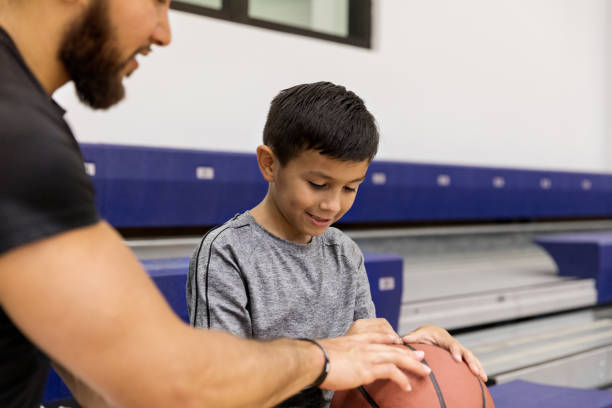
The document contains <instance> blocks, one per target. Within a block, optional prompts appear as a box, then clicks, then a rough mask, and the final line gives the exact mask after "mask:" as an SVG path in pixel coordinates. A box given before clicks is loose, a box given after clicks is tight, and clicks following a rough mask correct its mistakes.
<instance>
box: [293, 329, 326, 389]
mask: <svg viewBox="0 0 612 408" xmlns="http://www.w3.org/2000/svg"><path fill="white" fill-rule="evenodd" d="M298 340H303V341H307V342H309V343H312V344H314V345H315V346H317V347H318V348H320V349H321V351H322V352H323V357H325V363H324V364H323V370H321V374H319V376H318V377H317V379H316V380H315V381H314V383H312V385H311V386H310V387H313V388H314V387H319V386H320V385H321V384H323V381H325V379H326V378H327V374H328V373H329V356H328V355H327V350H325V347H323V346H322V345H321V344H320V343H319V342H318V341H316V340H313V339H307V338H299V339H298Z"/></svg>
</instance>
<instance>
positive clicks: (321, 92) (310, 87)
mask: <svg viewBox="0 0 612 408" xmlns="http://www.w3.org/2000/svg"><path fill="white" fill-rule="evenodd" d="M263 142H264V144H265V145H267V146H269V147H270V148H271V149H272V150H273V151H274V154H275V155H276V156H277V158H278V160H279V161H280V163H281V165H283V166H284V165H285V164H287V162H289V160H291V159H292V158H294V157H296V156H298V155H299V154H300V153H301V152H302V151H304V150H310V149H313V150H316V151H318V152H319V153H321V154H323V155H326V156H329V157H332V158H334V159H340V160H345V161H363V160H372V159H373V158H374V156H375V155H376V151H377V149H378V129H377V128H376V121H375V120H374V117H373V116H372V114H371V113H370V112H368V110H367V109H366V107H365V105H364V103H363V100H362V99H361V98H360V97H359V96H357V95H355V93H353V92H351V91H348V90H347V89H346V88H345V87H343V86H339V85H335V84H332V83H330V82H316V83H313V84H303V85H297V86H294V87H292V88H289V89H285V90H283V91H281V92H280V93H279V94H278V95H277V96H276V97H275V98H274V99H273V100H272V104H271V106H270V112H269V113H268V120H267V121H266V126H265V127H264V134H263Z"/></svg>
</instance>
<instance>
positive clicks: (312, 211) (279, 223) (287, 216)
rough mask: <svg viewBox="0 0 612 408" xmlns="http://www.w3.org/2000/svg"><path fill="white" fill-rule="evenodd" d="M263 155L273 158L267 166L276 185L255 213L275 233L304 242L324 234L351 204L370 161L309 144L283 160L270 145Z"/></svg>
mask: <svg viewBox="0 0 612 408" xmlns="http://www.w3.org/2000/svg"><path fill="white" fill-rule="evenodd" d="M258 156H260V159H263V162H264V163H266V162H267V163H268V164H269V166H267V165H265V164H264V165H263V167H262V172H263V173H264V177H265V178H266V180H267V181H269V182H270V187H269V189H268V194H267V195H266V198H265V199H264V200H263V201H262V202H261V203H260V204H259V205H258V206H257V207H255V208H254V209H253V210H251V215H253V217H255V219H256V220H257V222H259V223H260V224H261V225H262V226H263V227H264V228H265V229H266V230H268V231H269V232H271V233H272V234H274V235H276V236H278V237H280V238H283V239H286V240H288V241H293V242H298V243H307V242H309V241H310V240H311V238H312V236H315V235H321V234H323V233H324V232H325V230H326V229H327V228H329V226H330V225H331V224H333V223H334V222H336V221H338V220H339V219H340V218H341V217H342V216H343V215H344V214H345V213H346V212H347V211H348V210H349V209H350V208H351V206H352V205H353V202H354V201H355V196H356V193H357V188H358V187H359V184H361V182H362V181H363V179H364V178H365V174H366V171H367V169H368V166H369V164H370V161H369V160H364V161H359V162H355V161H343V160H338V159H333V158H331V157H329V156H326V155H323V154H321V153H319V152H318V151H315V150H306V151H303V152H302V153H300V154H299V155H298V156H297V157H294V158H292V159H291V160H289V162H288V163H287V164H286V165H285V166H281V165H280V163H279V162H278V160H277V159H276V158H275V157H274V154H273V153H272V151H271V150H270V149H269V148H268V147H267V146H260V147H259V148H258ZM260 166H261V165H260Z"/></svg>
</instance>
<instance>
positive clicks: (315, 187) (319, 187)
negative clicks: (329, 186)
mask: <svg viewBox="0 0 612 408" xmlns="http://www.w3.org/2000/svg"><path fill="white" fill-rule="evenodd" d="M308 184H310V186H311V187H312V188H314V189H315V190H321V189H323V188H324V187H325V184H317V183H313V182H312V181H309V182H308Z"/></svg>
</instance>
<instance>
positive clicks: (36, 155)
mask: <svg viewBox="0 0 612 408" xmlns="http://www.w3.org/2000/svg"><path fill="white" fill-rule="evenodd" d="M63 116H64V111H63V109H62V108H60V107H59V106H58V105H57V104H55V102H54V101H53V100H52V99H50V98H49V96H48V95H47V94H46V93H45V91H44V89H43V87H42V85H41V84H40V83H39V82H38V80H37V79H36V77H35V76H34V74H33V73H32V72H31V71H30V69H29V68H28V67H27V65H26V63H25V61H24V60H23V58H22V57H21V54H20V53H19V51H18V50H17V47H16V46H15V44H14V43H13V41H12V40H11V39H10V37H9V36H8V34H7V33H6V32H5V31H4V30H3V29H2V28H1V27H0V256H2V255H4V254H6V253H7V252H9V251H11V250H12V249H15V248H17V247H19V246H22V245H25V244H28V243H31V242H33V241H36V240H39V239H43V238H47V237H50V236H53V235H55V234H59V233H61V232H65V231H68V230H71V229H74V228H78V227H83V226H87V225H92V224H94V223H96V222H97V221H98V219H99V216H98V213H97V210H96V207H95V202H94V190H93V186H92V184H91V181H90V180H89V177H88V176H87V174H85V170H84V166H83V160H82V157H81V153H80V150H79V147H78V144H77V142H76V140H75V139H74V136H73V135H72V132H71V131H70V128H69V127H68V125H67V124H66V122H65V121H64V119H63ZM3 273H6V271H3ZM9 273H19V271H10V272H9ZM49 279H52V277H49ZM49 301H53V294H52V293H50V294H49ZM48 372H49V359H48V358H47V356H45V355H44V354H43V353H42V352H41V351H40V350H39V349H38V348H36V346H34V345H33V344H32V343H31V342H30V341H28V339H27V338H26V337H24V335H23V334H22V333H21V332H20V331H19V330H18V329H17V328H16V327H15V325H14V324H13V323H12V322H11V320H10V318H9V317H8V316H7V315H6V314H5V312H4V310H3V309H2V308H1V307H0V407H3V408H8V407H19V408H24V407H26V408H29V407H39V405H40V399H41V397H42V392H43V388H44V384H45V381H46V379H47V376H48Z"/></svg>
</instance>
